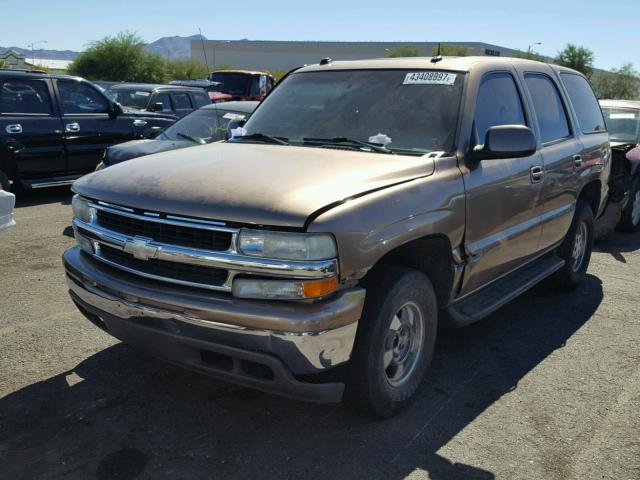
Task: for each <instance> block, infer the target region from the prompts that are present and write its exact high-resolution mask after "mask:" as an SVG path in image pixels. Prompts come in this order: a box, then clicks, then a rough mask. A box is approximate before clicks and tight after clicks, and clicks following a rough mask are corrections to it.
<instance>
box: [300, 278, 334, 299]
mask: <svg viewBox="0 0 640 480" xmlns="http://www.w3.org/2000/svg"><path fill="white" fill-rule="evenodd" d="M337 287H338V279H337V278H335V277H334V278H327V279H324V280H315V281H312V282H304V283H303V288H304V296H305V297H307V298H317V297H322V296H324V295H327V294H328V293H331V292H333V291H334V290H335V289H336V288H337Z"/></svg>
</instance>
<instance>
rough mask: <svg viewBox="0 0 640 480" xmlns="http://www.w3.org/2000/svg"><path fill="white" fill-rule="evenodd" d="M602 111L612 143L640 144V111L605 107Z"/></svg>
mask: <svg viewBox="0 0 640 480" xmlns="http://www.w3.org/2000/svg"><path fill="white" fill-rule="evenodd" d="M602 111H603V113H604V118H605V121H606V123H607V130H609V138H611V141H612V142H619V143H639V142H640V110H633V109H631V108H616V107H604V108H603V109H602Z"/></svg>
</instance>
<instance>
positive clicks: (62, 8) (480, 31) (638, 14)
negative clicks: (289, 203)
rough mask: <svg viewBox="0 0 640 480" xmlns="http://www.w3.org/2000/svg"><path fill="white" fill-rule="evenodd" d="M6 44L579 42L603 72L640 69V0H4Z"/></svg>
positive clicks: (543, 49)
mask: <svg viewBox="0 0 640 480" xmlns="http://www.w3.org/2000/svg"><path fill="white" fill-rule="evenodd" d="M0 7H1V10H2V12H3V14H2V17H3V20H2V27H1V28H0V45H1V46H3V47H10V46H17V47H23V48H27V45H28V44H29V43H31V42H34V41H39V40H47V41H48V43H47V44H46V45H42V44H40V45H39V47H42V48H51V49H56V50H64V49H70V50H81V49H82V48H83V47H84V46H85V45H86V44H87V43H88V42H90V41H92V40H97V39H100V38H102V37H104V36H105V35H112V34H115V33H117V32H119V31H122V30H129V31H134V32H137V33H138V34H139V35H140V36H141V37H142V38H144V40H146V41H148V42H151V41H154V40H157V39H158V38H160V37H164V36H172V35H182V36H186V35H193V34H196V33H198V27H200V28H202V33H203V34H204V35H205V36H206V37H207V38H212V39H229V40H237V39H241V38H247V39H250V40H343V41H405V42H408V43H409V42H411V41H443V42H444V41H481V42H486V43H492V44H496V45H501V46H504V47H511V48H517V49H523V50H524V49H526V48H527V46H528V45H531V44H533V43H536V42H542V45H541V46H537V47H536V49H537V50H538V51H539V52H540V53H543V54H545V55H549V56H554V55H555V54H556V53H557V51H558V50H560V49H561V48H562V47H563V46H564V45H565V44H566V43H568V42H572V43H576V44H579V45H583V46H585V47H587V48H590V49H591V50H593V51H594V52H595V66H596V67H599V68H607V69H608V68H613V67H619V66H620V65H622V64H623V63H627V62H631V63H633V64H634V65H635V67H636V69H640V40H639V37H640V0H609V1H608V2H602V1H594V0H582V1H574V0H568V1H567V0H529V1H526V2H523V1H517V0H512V1H504V0H484V1H478V0H449V1H439V2H435V1H432V0H396V1H390V0H386V1H378V0H369V1H361V0H351V1H350V0H316V1H314V2H310V1H309V0H298V1H290V0H260V1H255V0H242V1H238V2H234V1H233V0H222V1H213V0H189V1H184V0H183V1H179V0H156V1H139V0H56V1H51V0H0Z"/></svg>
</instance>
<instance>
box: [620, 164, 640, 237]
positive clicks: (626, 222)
mask: <svg viewBox="0 0 640 480" xmlns="http://www.w3.org/2000/svg"><path fill="white" fill-rule="evenodd" d="M618 230H621V231H623V232H627V233H635V232H637V231H638V230H640V175H636V177H635V178H634V179H633V182H631V188H630V189H629V203H628V204H627V206H626V207H625V208H624V210H623V211H622V218H621V219H620V222H619V223H618Z"/></svg>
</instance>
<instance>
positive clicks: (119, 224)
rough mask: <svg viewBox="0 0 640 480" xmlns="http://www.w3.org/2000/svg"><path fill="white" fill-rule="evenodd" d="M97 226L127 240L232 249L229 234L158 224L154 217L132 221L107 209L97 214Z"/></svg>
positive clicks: (207, 248) (208, 248) (205, 248)
mask: <svg viewBox="0 0 640 480" xmlns="http://www.w3.org/2000/svg"><path fill="white" fill-rule="evenodd" d="M97 219H98V225H100V226H102V227H104V228H106V229H108V230H112V231H114V232H118V233H122V234H124V235H127V236H130V237H137V236H139V237H145V238H151V239H153V240H154V241H156V242H159V243H167V244H170V245H179V246H181V247H190V248H201V249H203V250H213V251H217V252H220V251H225V250H228V249H229V248H230V247H231V239H232V233H231V232H221V231H219V230H207V229H202V228H194V227H188V226H181V225H175V224H173V223H164V222H160V221H158V219H157V217H150V218H149V220H147V219H144V218H142V219H141V218H134V217H132V216H127V215H122V214H120V213H115V212H112V211H107V210H98V211H97Z"/></svg>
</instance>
